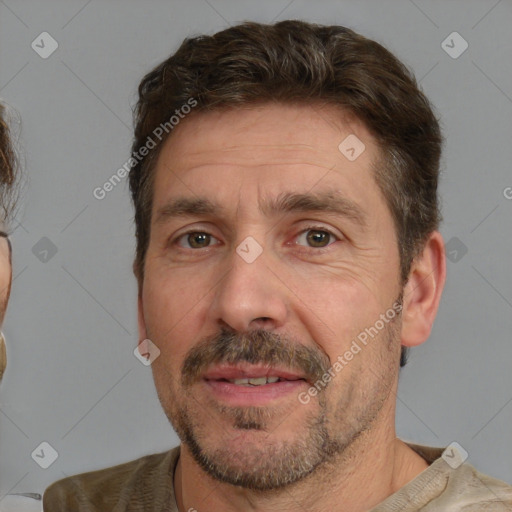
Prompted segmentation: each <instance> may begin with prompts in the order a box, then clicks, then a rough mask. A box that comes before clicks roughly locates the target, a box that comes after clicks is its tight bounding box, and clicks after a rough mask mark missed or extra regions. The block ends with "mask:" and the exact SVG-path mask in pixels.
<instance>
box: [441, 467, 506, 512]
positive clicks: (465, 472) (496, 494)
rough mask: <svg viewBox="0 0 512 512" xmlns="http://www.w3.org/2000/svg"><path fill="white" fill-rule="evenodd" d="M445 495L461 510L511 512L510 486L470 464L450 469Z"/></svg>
mask: <svg viewBox="0 0 512 512" xmlns="http://www.w3.org/2000/svg"><path fill="white" fill-rule="evenodd" d="M445 495H446V496H447V498H448V499H450V500H452V501H453V502H454V503H456V504H457V505H458V506H459V509H458V510H461V512H484V511H486V510H489V511H490V510H492V511H495V512H498V511H503V512H512V486H510V485H509V484H507V483H506V482H503V481H502V480H498V479H497V478H494V477H492V476H490V475H486V474H484V473H481V472H480V471H478V470H477V469H475V468H474V467H473V466H472V465H471V464H467V463H465V464H463V465H462V466H460V467H459V468H457V469H455V470H453V471H452V474H451V478H450V479H449V480H448V482H447V486H446V490H445Z"/></svg>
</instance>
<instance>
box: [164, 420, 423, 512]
mask: <svg viewBox="0 0 512 512" xmlns="http://www.w3.org/2000/svg"><path fill="white" fill-rule="evenodd" d="M427 467H428V464H427V462H426V461H425V460H424V459H423V458H422V457H420V456H419V455H418V454H417V453H416V452H414V451H413V450H412V449H411V448H409V447H408V446H407V445H406V444H405V443H404V442H402V441H400V440H399V439H397V438H396V434H395V430H394V423H393V424H392V425H390V426H388V428H378V429H377V430H376V429H372V430H369V431H367V432H365V433H363V434H362V435H360V436H359V437H358V438H357V439H356V440H355V441H354V442H353V443H352V445H351V446H350V447H349V448H348V449H347V450H346V451H345V452H344V453H343V454H341V455H340V456H339V458H338V459H337V460H336V461H334V462H331V463H329V464H325V465H324V466H322V467H319V468H317V470H315V471H314V472H313V473H312V474H310V475H309V476H308V477H306V478H304V479H303V480H301V481H300V482H296V483H295V484H293V485H290V486H288V487H287V488H284V489H279V490H275V491H270V492H255V491H252V490H248V489H244V488H240V487H235V486H233V485H230V484H226V483H222V482H219V481H217V480H214V479H213V478H212V477H210V476H209V475H208V474H206V473H205V472H204V471H203V470H202V469H201V468H200V467H199V466H198V465H197V464H196V463H195V461H194V460H193V458H192V456H191V454H190V452H189V450H188V449H187V447H186V446H185V445H182V446H181V455H180V459H179V461H178V464H177V467H176V472H175V477H174V488H175V494H176V501H177V504H178V508H179V510H180V512H186V511H187V512H188V511H194V510H196V511H198V512H202V511H204V510H208V511H210V512H221V511H222V512H235V511H239V510H245V511H250V512H270V511H274V510H283V511H287V512H301V511H304V510H308V511H310V512H320V511H324V510H332V511H338V510H343V511H344V512H363V511H368V510H370V509H371V508H373V507H374V506H376V505H378V504H379V503H381V502H382V501H383V500H385V499H386V498H387V497H388V496H390V495H391V494H393V493H395V492H396V491H398V489H400V488H401V487H403V486H404V485H406V484H407V483H408V482H410V481H411V480H413V479H414V478H415V477H416V476H417V475H418V474H419V473H421V472H422V471H423V470H425V469H426V468H427Z"/></svg>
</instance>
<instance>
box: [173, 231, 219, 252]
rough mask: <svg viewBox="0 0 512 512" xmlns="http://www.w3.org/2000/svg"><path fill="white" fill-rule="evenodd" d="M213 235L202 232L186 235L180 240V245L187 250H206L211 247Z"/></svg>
mask: <svg viewBox="0 0 512 512" xmlns="http://www.w3.org/2000/svg"><path fill="white" fill-rule="evenodd" d="M212 238H214V237H212V235H210V234H209V233H203V232H202V231H193V232H190V233H184V234H183V235H181V236H180V237H179V238H178V245H180V246H181V247H184V248H187V249H204V248H205V247H208V246H209V245H210V242H211V241H212Z"/></svg>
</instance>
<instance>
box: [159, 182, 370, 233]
mask: <svg viewBox="0 0 512 512" xmlns="http://www.w3.org/2000/svg"><path fill="white" fill-rule="evenodd" d="M259 206H260V211H261V212H262V213H263V214H264V215H265V216H266V217H275V216H277V215H279V214H283V213H294V212H325V213H332V214H336V215H339V216H341V217H345V218H347V219H349V220H350V221H352V222H354V223H355V224H357V225H358V226H359V227H361V228H367V227H368V223H367V216H366V213H365V212H364V211H363V209H362V208H361V207H360V206H359V205H358V204H357V203H355V202H354V201H352V200H351V199H348V198H347V197H344V196H342V195H340V193H339V192H333V191H325V192H318V193H311V192H308V193H292V192H285V193H281V194H279V195H278V196H277V197H275V198H265V199H263V200H262V201H261V202H260V205H259ZM225 211H226V208H225V206H223V205H221V204H217V203H214V202H212V201H210V200H209V199H207V198H205V197H178V198H176V199H172V200H171V201H169V202H168V203H167V204H165V205H164V206H162V207H161V208H159V209H158V211H157V212H156V216H155V223H156V224H161V223H164V222H166V221H168V220H170V219H172V218H178V217H197V216H202V215H209V216H221V215H222V213H223V212H225Z"/></svg>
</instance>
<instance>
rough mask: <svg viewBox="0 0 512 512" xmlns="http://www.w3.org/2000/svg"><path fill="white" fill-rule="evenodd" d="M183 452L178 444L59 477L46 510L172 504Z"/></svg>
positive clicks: (48, 495) (47, 495)
mask: <svg viewBox="0 0 512 512" xmlns="http://www.w3.org/2000/svg"><path fill="white" fill-rule="evenodd" d="M179 452H180V447H179V446H177V447H176V448H173V449H171V450H170V451H167V452H163V453H156V454H152V455H146V456H145V457H141V458H139V459H136V460H132V461H130V462H125V463H123V464H119V465H117V466H113V467H109V468H105V469H101V470H98V471H90V472H87V473H81V474H79V475H74V476H70V477H67V478H64V479H62V480H59V481H57V482H55V483H53V484H52V485H50V487H48V489H46V491H45V493H44V496H43V509H44V510H45V512H55V511H66V512H73V511H74V510H76V511H78V510H80V512H82V511H89V510H90V511H93V510H94V512H102V511H109V512H110V511H111V510H113V508H114V507H117V508H116V510H150V509H151V508H152V507H154V506H155V505H156V504H158V503H159V502H162V503H165V502H167V503H168V501H169V499H170V497H172V496H173V495H174V489H173V482H172V474H173V471H174V468H175V465H176V462H177V460H178V457H179ZM146 499H147V500H150V501H148V502H146ZM148 504H151V507H149V506H148ZM167 506H168V505H167Z"/></svg>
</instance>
